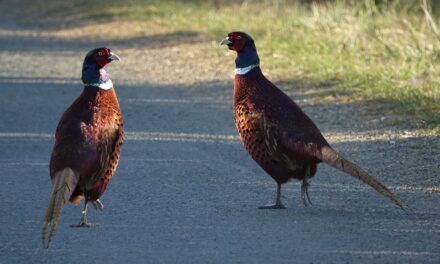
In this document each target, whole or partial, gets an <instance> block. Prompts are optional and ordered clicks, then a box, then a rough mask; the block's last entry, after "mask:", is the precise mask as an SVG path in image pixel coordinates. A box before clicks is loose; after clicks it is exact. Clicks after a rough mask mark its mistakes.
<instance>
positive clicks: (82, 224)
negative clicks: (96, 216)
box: [70, 222, 99, 227]
mask: <svg viewBox="0 0 440 264" xmlns="http://www.w3.org/2000/svg"><path fill="white" fill-rule="evenodd" d="M97 226H99V224H91V223H83V222H81V223H79V224H77V225H70V227H97Z"/></svg>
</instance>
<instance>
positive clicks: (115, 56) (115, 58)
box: [108, 52, 121, 61]
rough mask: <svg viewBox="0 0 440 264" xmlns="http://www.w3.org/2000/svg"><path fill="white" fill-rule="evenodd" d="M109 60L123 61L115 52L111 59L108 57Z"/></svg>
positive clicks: (111, 54)
mask: <svg viewBox="0 0 440 264" xmlns="http://www.w3.org/2000/svg"><path fill="white" fill-rule="evenodd" d="M108 59H109V60H110V61H114V60H121V59H120V58H119V56H118V55H116V54H114V53H113V52H112V53H110V57H108Z"/></svg>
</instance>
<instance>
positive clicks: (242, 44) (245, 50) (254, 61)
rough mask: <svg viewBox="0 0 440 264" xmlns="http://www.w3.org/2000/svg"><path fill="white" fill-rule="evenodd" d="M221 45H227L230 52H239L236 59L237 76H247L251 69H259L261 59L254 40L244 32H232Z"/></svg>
mask: <svg viewBox="0 0 440 264" xmlns="http://www.w3.org/2000/svg"><path fill="white" fill-rule="evenodd" d="M220 45H227V46H228V48H229V49H230V50H234V51H236V52H237V58H236V59H235V66H236V69H235V72H236V73H237V74H245V73H247V72H249V71H250V70H251V69H253V68H255V67H258V66H259V64H260V58H259V57H258V53H257V48H256V47H255V43H254V40H253V39H252V38H251V36H249V35H248V34H246V33H244V32H238V31H235V32H231V33H229V34H228V36H227V37H226V38H225V39H223V40H222V42H221V43H220Z"/></svg>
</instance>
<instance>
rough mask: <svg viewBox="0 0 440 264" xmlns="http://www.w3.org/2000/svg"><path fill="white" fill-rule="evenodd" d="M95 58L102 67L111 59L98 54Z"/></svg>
mask: <svg viewBox="0 0 440 264" xmlns="http://www.w3.org/2000/svg"><path fill="white" fill-rule="evenodd" d="M95 60H96V63H97V64H98V65H99V66H100V67H101V68H104V67H105V65H107V64H108V63H109V60H108V59H107V58H106V57H103V56H96V58H95Z"/></svg>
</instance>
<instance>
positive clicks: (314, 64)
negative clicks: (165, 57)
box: [51, 0, 440, 134]
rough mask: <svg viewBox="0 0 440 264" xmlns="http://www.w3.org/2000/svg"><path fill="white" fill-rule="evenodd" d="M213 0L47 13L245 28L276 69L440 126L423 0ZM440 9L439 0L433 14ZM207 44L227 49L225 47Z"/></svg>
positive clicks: (206, 28)
mask: <svg viewBox="0 0 440 264" xmlns="http://www.w3.org/2000/svg"><path fill="white" fill-rule="evenodd" d="M213 2H214V1H213ZM213 2H209V1H152V0H150V1H141V0H132V1H116V0H109V1H98V0H91V1H90V0H89V1H85V0H84V1H78V2H75V4H71V6H70V8H68V11H66V9H65V8H64V9H63V8H59V7H56V6H55V7H54V6H52V10H51V12H57V10H58V11H60V10H61V12H76V14H78V15H80V17H81V18H82V19H86V20H89V21H102V20H104V21H108V20H118V21H127V20H131V21H144V22H151V23H154V24H155V25H158V26H160V27H162V28H164V29H167V30H170V31H194V32H198V33H200V34H203V35H205V36H207V37H208V38H210V39H215V40H220V39H222V38H223V37H224V36H225V35H226V34H227V33H228V32H229V31H235V30H240V31H246V32H248V33H250V34H251V35H252V36H253V37H254V39H255V41H256V45H257V49H258V50H259V54H260V56H261V61H262V67H263V68H264V69H265V71H266V72H267V73H269V74H270V75H271V76H273V77H275V78H277V79H281V80H286V81H289V80H292V81H294V80H307V81H308V82H310V83H311V84H312V85H319V84H320V83H331V84H332V85H331V86H330V88H329V87H327V88H326V92H328V93H330V94H333V95H343V96H344V97H345V98H348V100H353V101H360V100H362V101H367V102H370V103H371V105H373V104H378V105H380V107H379V108H380V109H382V111H387V112H390V113H393V114H399V115H402V116H405V117H407V118H408V119H409V120H411V121H413V122H414V123H415V124H417V125H418V127H419V128H420V129H422V130H424V131H425V132H428V133H437V134H440V28H438V25H439V23H438V22H439V17H438V16H436V15H432V14H433V12H432V9H430V8H429V7H428V8H426V6H424V5H423V4H424V2H425V1H423V0H420V1H417V0H413V1H410V0H408V1H397V0H396V1H392V0H389V1H386V0H382V1H379V0H376V1H374V0H363V1H331V3H328V4H326V5H311V4H300V3H297V2H298V1H282V0H279V1H227V0H225V1H218V2H220V4H219V5H218V6H217V7H218V8H215V7H214V4H213ZM303 2H307V1H303ZM309 2H310V1H309ZM346 2H352V4H346ZM375 2H378V3H382V4H379V5H376V4H375ZM353 3H356V4H353ZM384 3H385V4H384ZM428 4H429V1H428ZM57 8H58V9H57ZM439 8H440V7H438V6H437V5H434V7H433V9H434V14H436V13H437V12H438V9H439ZM75 19H78V17H76V18H75ZM207 52H208V51H207ZM209 52H210V54H209V56H212V54H213V53H215V54H216V55H217V56H222V55H224V54H223V52H224V50H222V49H218V50H217V51H209Z"/></svg>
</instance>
